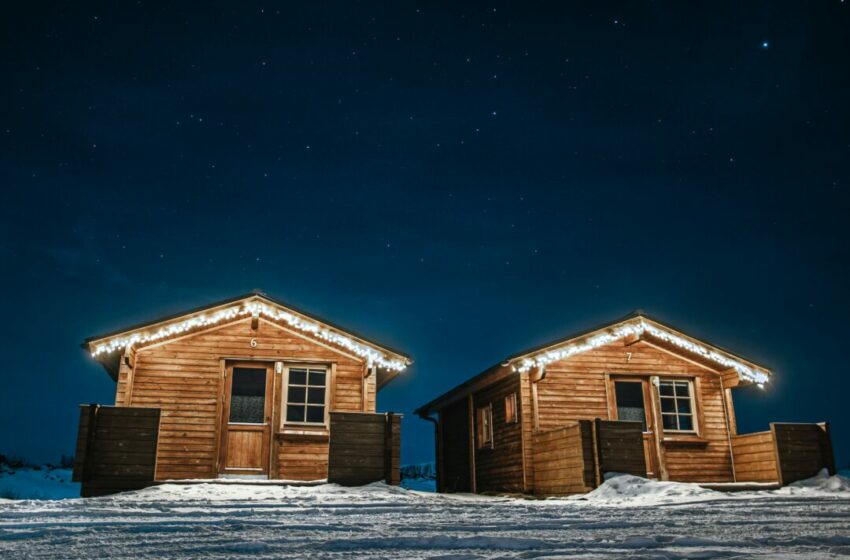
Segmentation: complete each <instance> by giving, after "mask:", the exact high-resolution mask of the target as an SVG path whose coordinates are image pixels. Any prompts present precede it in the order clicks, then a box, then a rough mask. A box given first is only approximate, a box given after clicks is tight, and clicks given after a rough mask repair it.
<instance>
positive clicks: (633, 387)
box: [614, 381, 646, 431]
mask: <svg viewBox="0 0 850 560" xmlns="http://www.w3.org/2000/svg"><path fill="white" fill-rule="evenodd" d="M614 392H615V394H616V398H617V419H618V420H622V421H624V422H640V423H641V426H642V427H643V431H646V413H645V411H644V407H643V384H642V383H639V382H634V381H617V382H616V383H614Z"/></svg>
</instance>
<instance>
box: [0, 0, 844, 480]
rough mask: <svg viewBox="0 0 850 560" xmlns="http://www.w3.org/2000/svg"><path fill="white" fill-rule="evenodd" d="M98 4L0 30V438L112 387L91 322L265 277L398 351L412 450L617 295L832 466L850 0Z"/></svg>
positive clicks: (68, 442) (417, 454) (839, 385)
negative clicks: (812, 436) (509, 370)
mask: <svg viewBox="0 0 850 560" xmlns="http://www.w3.org/2000/svg"><path fill="white" fill-rule="evenodd" d="M113 4H119V3H104V4H101V5H94V4H87V3H85V2H79V3H76V2H66V3H57V4H56V5H50V4H41V3H27V2H18V3H14V4H11V3H7V5H5V6H4V8H3V14H2V17H0V30H2V32H0V53H2V56H0V102H2V104H1V105H0V106H1V107H2V108H0V188H2V194H3V196H2V205H0V220H1V221H0V259H2V260H0V262H2V263H3V267H2V270H3V273H2V279H0V282H2V288H3V289H2V294H3V296H2V297H3V300H2V308H3V320H2V322H0V326H2V337H0V340H2V350H3V356H4V359H5V365H4V367H3V368H2V374H0V376H1V377H2V382H3V384H2V389H0V453H6V454H16V455H22V456H25V457H28V458H30V459H32V460H38V461H42V460H54V461H55V460H57V459H58V457H59V454H60V453H62V452H65V453H70V452H71V451H72V449H73V441H74V437H75V430H76V422H77V415H78V409H77V405H78V404H80V403H88V402H100V403H107V404H109V403H111V402H113V399H114V384H113V382H112V381H111V380H110V379H109V377H108V376H107V375H106V373H105V372H104V371H103V370H102V369H101V367H100V366H99V365H98V364H96V363H95V362H94V361H93V360H92V359H91V358H90V357H89V356H88V355H87V354H86V353H85V352H84V351H83V350H81V349H80V347H79V344H80V342H81V341H82V339H83V338H85V337H87V336H90V335H94V334H97V333H100V332H102V331H107V330H112V329H117V328H120V327H123V326H126V325H129V324H132V323H134V322H138V321H144V320H148V319H155V318H157V317H159V316H161V315H165V314H169V313H173V312H177V311H180V310H184V309H188V308H192V307H196V306H200V305H204V304H207V303H210V302H213V301H215V300H218V299H224V298H227V297H230V296H234V295H237V294H240V293H243V292H246V291H249V290H251V289H253V288H260V289H263V290H265V291H266V292H268V293H269V294H271V295H273V296H275V297H278V298H280V299H282V300H284V301H288V302H291V303H292V304H293V305H294V306H296V307H299V308H303V309H305V310H308V311H311V312H313V313H315V314H317V315H319V316H322V317H327V318H328V319H330V320H332V321H334V322H336V323H339V324H341V325H343V326H348V327H351V328H352V329H353V330H355V331H357V332H361V333H363V334H364V335H366V336H369V337H370V338H373V339H375V340H378V341H381V342H384V343H386V344H387V345H389V346H392V347H397V348H399V349H401V350H403V351H405V352H407V353H409V354H410V355H412V356H413V358H414V359H415V361H416V363H415V364H414V366H413V367H411V368H410V369H409V370H408V371H407V372H406V373H405V374H404V375H403V376H402V377H400V378H399V379H397V380H396V381H394V382H393V383H392V384H391V385H390V386H388V387H387V388H385V389H384V390H383V391H382V392H381V393H380V395H379V399H378V405H379V409H381V410H393V411H400V412H403V413H405V414H406V419H405V421H404V432H403V440H404V443H403V457H402V460H403V462H405V463H407V462H419V461H426V460H430V459H431V458H432V456H433V440H432V426H431V424H429V423H426V422H424V421H422V420H419V419H417V418H415V417H414V416H413V414H412V411H413V409H414V408H415V407H416V406H418V405H421V404H423V403H424V402H426V401H427V400H429V399H430V398H432V397H434V396H436V395H438V394H440V393H442V392H443V391H445V390H447V389H449V388H451V387H453V386H454V385H456V384H458V383H460V382H461V381H463V380H465V379H466V378H468V377H470V376H472V375H474V374H476V373H478V372H480V371H481V370H483V369H484V368H485V367H488V366H490V365H492V364H493V363H496V362H499V361H501V360H502V359H503V358H505V357H507V356H508V355H510V354H514V353H516V352H519V351H521V350H524V349H526V348H528V347H530V346H533V345H537V344H540V343H543V342H546V341H548V340H550V339H553V338H558V337H561V336H565V335H567V334H569V333H570V332H572V331H576V330H581V329H584V328H588V327H591V326H594V325H596V324H598V323H602V322H606V321H609V320H613V319H615V318H618V317H619V316H621V315H624V314H626V313H628V312H630V311H632V310H634V309H636V308H642V309H644V310H646V311H647V313H649V314H651V315H654V316H657V317H658V318H659V319H661V320H663V321H666V322H668V323H670V324H672V325H673V326H676V327H678V328H681V329H682V330H684V331H685V332H688V333H692V334H694V335H696V336H700V337H702V338H704V339H706V340H708V341H711V342H714V343H716V344H718V345H720V346H723V347H728V348H729V349H731V350H735V351H738V352H739V353H740V354H741V355H743V356H745V357H747V358H751V359H753V360H755V361H759V362H764V363H765V364H767V365H768V366H770V367H772V368H773V369H774V371H775V373H776V378H775V382H774V383H772V384H770V385H769V386H768V387H767V388H766V389H765V390H764V391H759V390H758V389H748V390H746V391H739V392H738V393H737V394H736V407H737V411H738V417H739V427H740V429H741V431H755V430H762V429H766V427H767V423H768V422H769V421H779V420H783V421H820V420H829V421H831V422H832V425H833V439H834V442H835V445H836V446H837V448H838V450H837V451H838V460H839V463H840V464H841V465H846V464H847V462H848V460H850V449H848V446H847V445H846V442H847V439H848V437H850V407H848V406H847V399H848V392H850V368H848V366H847V355H846V354H847V349H848V333H847V332H846V329H847V328H848V317H850V304H848V287H850V224H848V217H850V170H848V161H850V3H846V4H845V3H844V2H843V1H841V0H823V1H821V0H817V1H808V2H781V1H767V2H746V3H740V2H729V3H726V2H701V3H695V2H624V3H622V4H613V3H601V2H576V3H566V2H551V3H545V4H544V3H536V2H535V3H531V2H526V3H516V4H508V3H500V2H495V3H493V2H491V3H488V4H487V5H479V6H472V5H466V6H464V5H460V3H458V2H447V3H441V5H434V4H432V3H426V2H419V3H407V2H391V3H386V4H378V3H357V2H351V1H346V2H339V3H336V4H331V3H324V2H322V3H312V2H311V3H306V4H307V5H306V6H305V5H301V4H299V5H287V4H284V3H273V2H265V3H251V2H225V3H220V4H219V3H215V2H210V3H196V4H197V5H196V6H191V7H187V6H172V5H169V6H166V5H165V3H162V4H156V3H151V2H134V3H129V2H126V3H123V2H122V3H120V4H121V5H120V6H118V5H113ZM169 4H170V3H169ZM318 4H321V5H318Z"/></svg>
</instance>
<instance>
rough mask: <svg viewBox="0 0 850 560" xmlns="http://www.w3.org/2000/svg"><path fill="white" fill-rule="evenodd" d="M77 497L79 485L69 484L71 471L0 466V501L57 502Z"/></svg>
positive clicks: (44, 467) (45, 467)
mask: <svg viewBox="0 0 850 560" xmlns="http://www.w3.org/2000/svg"><path fill="white" fill-rule="evenodd" d="M79 496H80V485H79V484H78V483H76V482H71V469H54V468H51V467H47V466H43V467H25V468H19V469H12V468H9V467H7V466H5V465H2V466H0V500H4V499H5V500H8V499H16V500H58V499H62V498H78V497H79Z"/></svg>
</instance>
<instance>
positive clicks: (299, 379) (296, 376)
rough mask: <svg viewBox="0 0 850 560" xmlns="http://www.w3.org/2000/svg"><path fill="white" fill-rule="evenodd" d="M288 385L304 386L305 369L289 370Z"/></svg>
mask: <svg viewBox="0 0 850 560" xmlns="http://www.w3.org/2000/svg"><path fill="white" fill-rule="evenodd" d="M289 384H290V385H306V384H307V370H306V369H291V370H289Z"/></svg>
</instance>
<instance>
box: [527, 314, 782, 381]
mask: <svg viewBox="0 0 850 560" xmlns="http://www.w3.org/2000/svg"><path fill="white" fill-rule="evenodd" d="M644 333H646V334H649V335H651V336H653V337H655V338H657V339H659V340H662V341H664V342H666V343H668V344H672V345H674V346H677V347H679V348H682V349H683V350H686V351H688V352H691V353H693V354H697V355H698V356H700V357H702V358H705V359H707V360H710V361H713V362H715V363H717V364H720V365H721V366H723V367H727V368H732V369H734V370H735V371H736V372H737V373H738V375H740V376H741V377H742V378H743V379H745V380H747V381H752V382H753V383H755V384H757V385H758V386H759V387H763V386H764V384H765V383H767V382H768V381H769V380H770V376H769V374H768V373H767V372H764V371H761V370H758V369H755V368H753V367H751V366H749V365H747V364H744V363H742V362H740V361H738V360H735V359H732V358H730V357H728V356H727V355H725V354H721V353H720V352H717V351H716V350H713V349H711V348H707V347H705V346H702V345H701V344H697V343H695V342H693V341H692V340H688V339H686V338H683V337H681V336H679V335H677V334H674V333H672V332H670V331H668V330H665V329H662V328H659V327H657V326H655V325H652V324H650V323H648V322H646V321H644V320H643V318H642V317H641V318H639V319H637V320H633V321H629V322H626V323H623V324H621V325H618V326H616V327H614V328H612V329H610V330H608V331H605V332H602V333H598V334H595V335H592V336H590V337H588V338H586V339H584V340H581V341H579V342H571V343H567V344H565V345H563V346H559V347H557V348H554V349H552V350H547V351H545V352H541V353H539V354H535V355H533V356H529V357H526V358H523V359H522V360H520V361H519V363H518V364H516V365H514V366H513V367H514V369H515V370H517V371H520V372H526V371H528V370H530V369H531V368H533V367H544V368H545V367H546V366H547V365H549V364H551V363H554V362H558V361H560V360H565V359H567V358H569V357H571V356H575V355H576V354H581V353H583V352H587V351H589V350H593V349H595V348H599V347H600V346H605V345H607V344H611V343H612V342H617V341H618V340H622V339H624V338H626V337H629V336H640V335H642V334H644Z"/></svg>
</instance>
